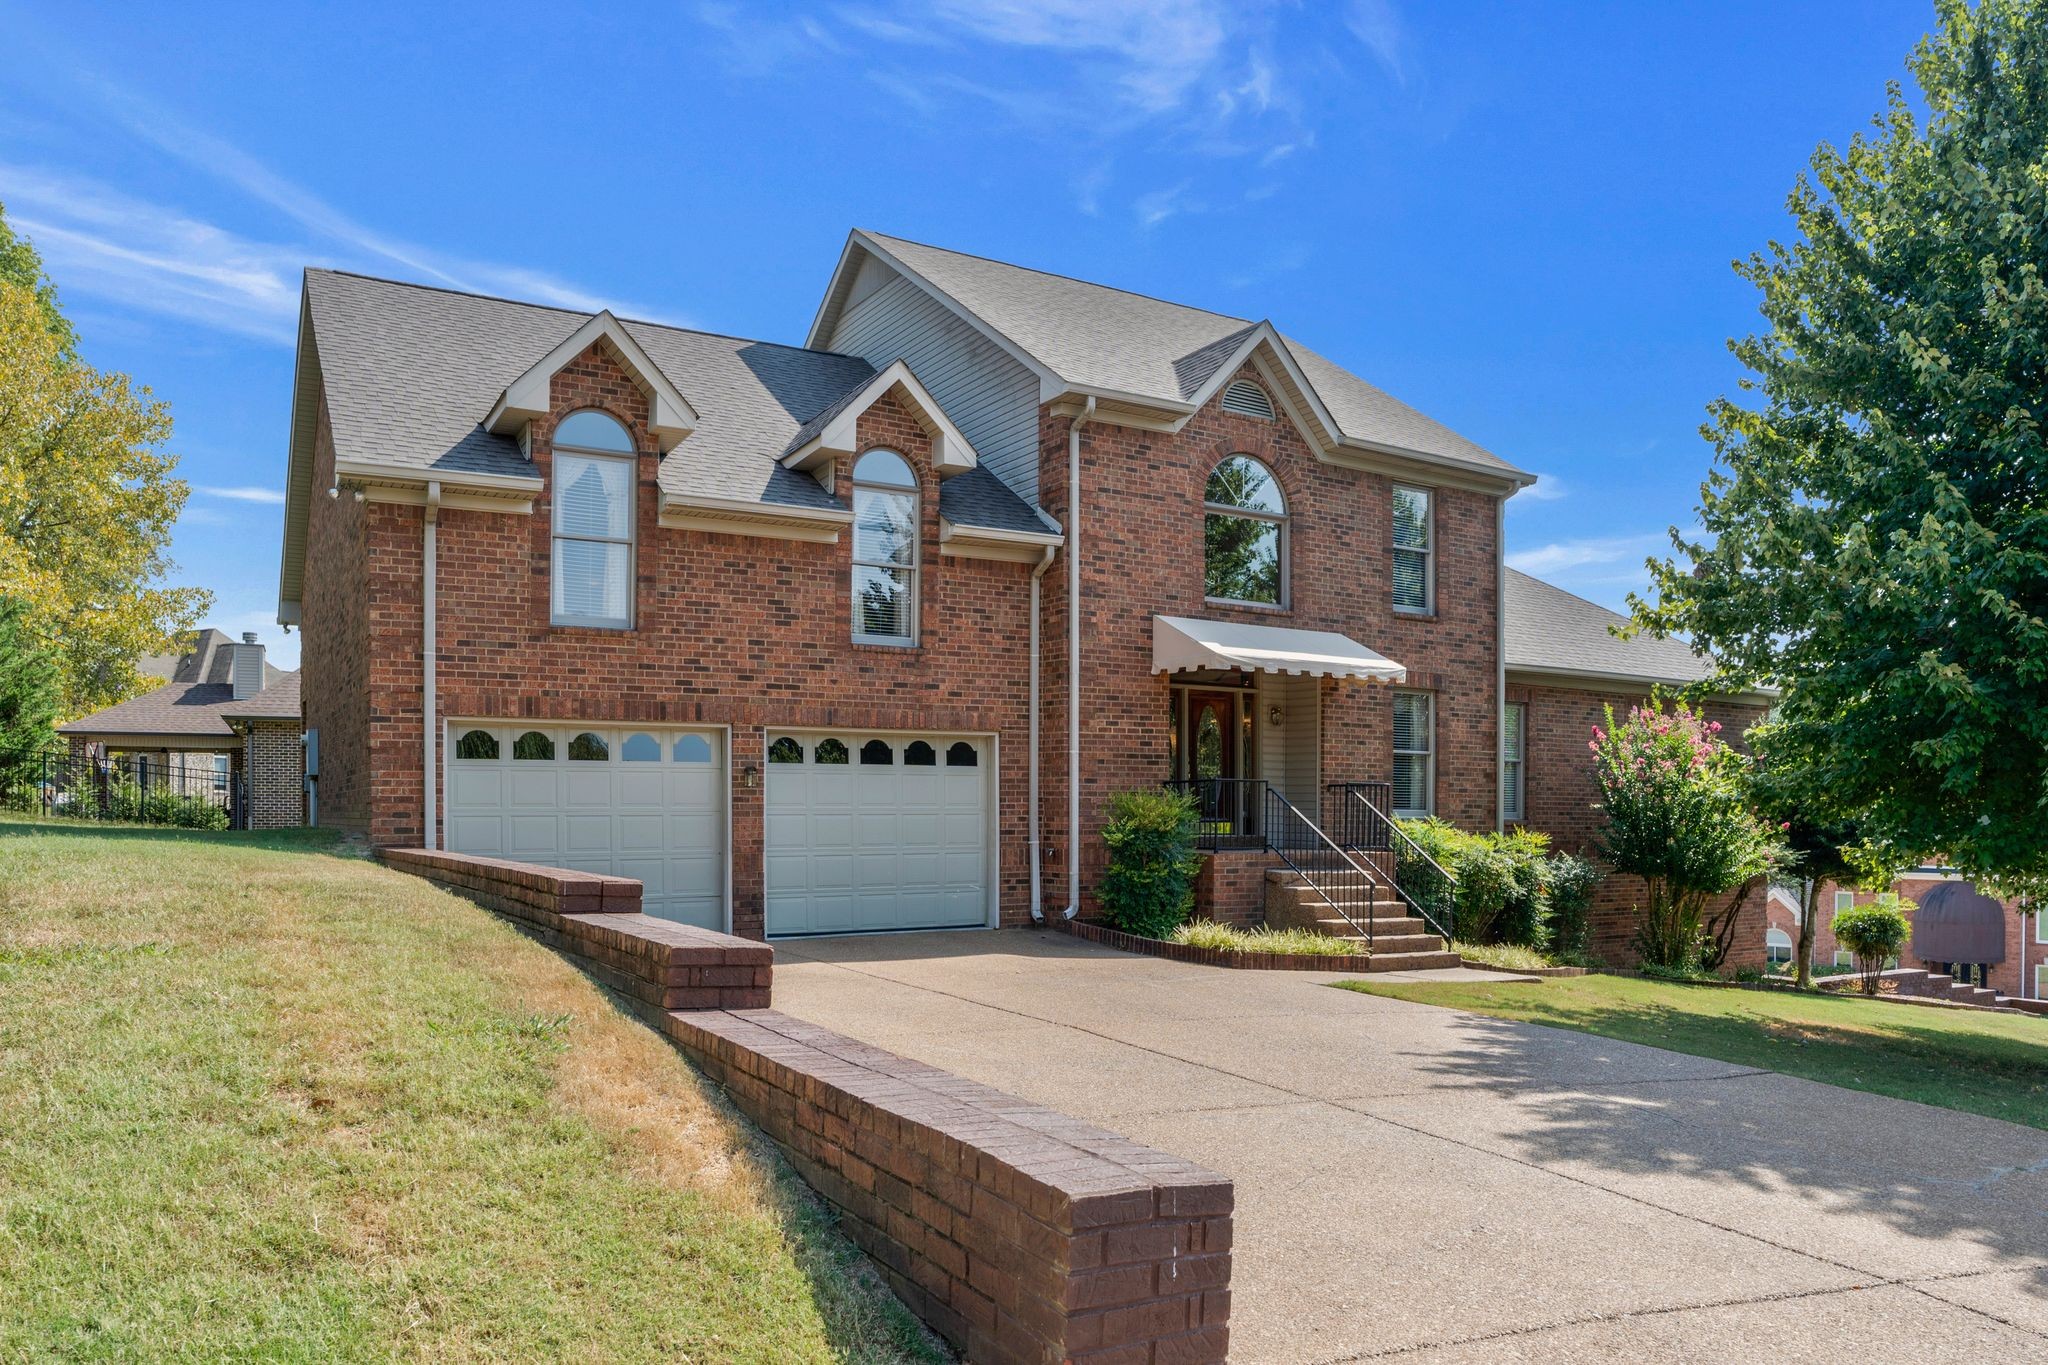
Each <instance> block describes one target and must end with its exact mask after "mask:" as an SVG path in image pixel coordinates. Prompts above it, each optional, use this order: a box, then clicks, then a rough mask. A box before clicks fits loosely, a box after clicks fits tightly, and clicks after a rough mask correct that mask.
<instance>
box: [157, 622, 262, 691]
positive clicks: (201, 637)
mask: <svg viewBox="0 0 2048 1365" xmlns="http://www.w3.org/2000/svg"><path fill="white" fill-rule="evenodd" d="M234 643H235V641H234V638H233V637H232V636H230V635H229V634H228V633H227V632H226V631H224V630H215V629H214V628H213V627H211V626H206V627H204V628H202V629H199V630H194V631H188V632H187V633H186V635H185V637H184V639H183V640H182V642H181V643H180V646H179V649H178V652H177V653H176V654H145V655H143V656H142V658H140V659H138V660H136V662H135V671H136V672H138V673H140V674H141V675H142V676H143V677H145V678H162V679H163V680H164V681H166V682H174V683H191V682H217V683H224V682H231V681H233V677H232V673H233V669H234V664H235V654H234ZM283 676H284V670H282V669H280V668H279V667H277V665H275V664H273V663H270V662H268V661H266V662H265V663H264V665H263V685H264V686H265V687H268V686H270V685H271V684H272V683H274V682H276V681H277V680H278V679H279V678H281V677H283Z"/></svg>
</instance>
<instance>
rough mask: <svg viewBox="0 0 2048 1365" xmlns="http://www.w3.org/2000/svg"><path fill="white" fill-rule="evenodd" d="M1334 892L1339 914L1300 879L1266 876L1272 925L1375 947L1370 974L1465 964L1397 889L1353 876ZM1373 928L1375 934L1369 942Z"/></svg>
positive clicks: (1281, 871) (1278, 872)
mask: <svg viewBox="0 0 2048 1365" xmlns="http://www.w3.org/2000/svg"><path fill="white" fill-rule="evenodd" d="M1330 891H1331V893H1332V896H1333V897H1334V899H1335V901H1336V908H1333V907H1332V905H1331V903H1330V902H1329V901H1326V900H1324V899H1323V897H1322V896H1320V895H1318V894H1317V893H1316V892H1315V890H1313V889H1312V888H1311V887H1309V886H1308V884H1307V883H1305V882H1304V881H1303V880H1302V878H1301V877H1300V876H1299V875H1298V874H1296V873H1294V872H1291V871H1289V870H1287V869H1286V868H1274V869H1272V870H1271V871H1269V872H1267V873H1266V923H1267V924H1268V925H1269V926H1271V927H1272V928H1275V929H1306V930H1308V931H1309V932H1311V933H1316V934H1328V935H1329V936H1330V937H1331V938H1344V939H1350V940H1351V941H1352V942H1354V943H1360V944H1365V943H1368V942H1369V943H1370V944H1371V947H1372V966H1371V967H1370V968H1369V969H1368V970H1370V971H1375V972H1411V971H1422V970H1425V969H1429V968H1437V967H1457V966H1461V965H1462V964H1463V959H1461V958H1460V957H1459V956H1458V955H1457V954H1456V953H1454V952H1452V951H1451V950H1450V945H1449V944H1447V943H1445V942H1444V941H1443V939H1442V938H1441V937H1440V936H1439V935H1436V934H1433V933H1431V932H1430V931H1429V926H1428V925H1426V924H1424V923H1423V922H1422V921H1421V920H1420V919H1418V918H1416V917H1415V916H1414V915H1411V914H1409V913H1408V908H1407V907H1406V906H1405V905H1403V904H1402V903H1401V898H1400V897H1399V896H1397V895H1395V894H1394V892H1393V891H1392V890H1391V889H1389V888H1387V887H1385V886H1381V885H1378V884H1376V883H1374V882H1373V881H1372V880H1371V879H1370V878H1361V877H1355V876H1348V875H1347V876H1345V877H1344V878H1342V879H1341V880H1339V881H1338V882H1336V883H1334V884H1332V885H1331V887H1330ZM1338 909H1341V910H1342V912H1343V913H1342V914H1339V913H1338ZM1347 917H1348V918H1347ZM1368 927H1370V929H1371V931H1372V933H1371V937H1370V938H1369V939H1368V937H1367V935H1366V932H1365V931H1366V929H1367V928H1368Z"/></svg>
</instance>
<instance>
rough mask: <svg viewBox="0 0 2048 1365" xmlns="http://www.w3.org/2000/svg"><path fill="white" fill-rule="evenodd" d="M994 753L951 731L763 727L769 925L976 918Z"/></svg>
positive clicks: (796, 927) (983, 890)
mask: <svg viewBox="0 0 2048 1365" xmlns="http://www.w3.org/2000/svg"><path fill="white" fill-rule="evenodd" d="M994 757H995V754H994V744H993V742H992V741H990V740H988V739H985V738H973V737H967V736H961V735H894V734H892V735H874V734H862V733H858V732H855V731H848V730H835V731H811V732H806V731H789V732H780V731H774V730H771V731H769V732H768V790H767V793H766V795H767V812H766V816H767V828H766V831H765V833H766V848H765V850H764V862H765V867H764V874H765V879H766V883H767V929H768V933H769V934H771V935H778V934H846V933H864V932H868V931H872V930H878V929H958V928H979V927H980V926H982V925H985V924H987V923H988V920H989V889H990V877H991V869H992V867H993V866H994V861H995V860H994V858H993V857H992V856H991V840H992V835H991V831H990V824H989V809H990V807H989V782H990V777H991V775H992V772H993V768H994Z"/></svg>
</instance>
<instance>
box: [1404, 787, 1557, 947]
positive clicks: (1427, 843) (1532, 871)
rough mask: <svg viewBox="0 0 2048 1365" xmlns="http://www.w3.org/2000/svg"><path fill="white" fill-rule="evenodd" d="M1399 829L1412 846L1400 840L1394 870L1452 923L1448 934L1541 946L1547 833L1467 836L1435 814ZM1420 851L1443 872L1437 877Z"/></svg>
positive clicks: (1546, 911)
mask: <svg viewBox="0 0 2048 1365" xmlns="http://www.w3.org/2000/svg"><path fill="white" fill-rule="evenodd" d="M1401 829H1402V832H1403V833H1405V834H1407V835H1408V837H1409V838H1410V839H1412V840H1413V841H1414V843H1415V848H1410V847H1409V846H1408V845H1407V844H1400V845H1399V847H1398V848H1397V851H1396V853H1395V865H1394V875H1395V877H1396V878H1397V879H1398V880H1399V881H1400V883H1401V888H1402V889H1403V890H1404V891H1406V892H1407V893H1408V894H1409V895H1411V896H1413V897H1415V899H1416V900H1417V901H1418V902H1419V903H1421V904H1422V905H1423V906H1424V907H1425V908H1426V909H1427V910H1429V911H1430V912H1432V914H1434V915H1436V916H1437V918H1438V922H1439V923H1449V924H1450V925H1451V928H1452V936H1453V937H1455V938H1457V939H1459V940H1461V941H1463V942H1466V943H1512V944H1519V945H1521V946H1523V947H1528V948H1542V947H1544V946H1545V944H1546V942H1547V940H1548V933H1549V920H1550V901H1549V896H1548V892H1547V871H1548V866H1549V862H1550V860H1549V859H1548V858H1546V857H1545V856H1544V855H1545V853H1546V851H1547V850H1548V849H1549V847H1550V840H1549V838H1548V837H1547V836H1545V835H1542V834H1537V833H1534V832H1532V831H1527V830H1515V831H1512V832H1510V833H1506V834H1497V833H1494V832H1492V831H1487V832H1485V833H1482V834H1468V833H1466V832H1465V831H1463V830H1461V829H1458V828H1457V827H1456V826H1454V825H1450V824H1447V823H1445V822H1444V821H1442V820H1438V819H1435V818H1430V819H1427V820H1404V821H1402V822H1401ZM1417 849H1419V850H1420V852H1419V853H1418V852H1417ZM1423 853H1426V854H1428V855H1429V858H1430V859H1433V860H1434V861H1435V863H1436V864H1437V867H1441V868H1442V869H1443V870H1444V872H1445V873H1447V874H1448V878H1446V877H1444V876H1439V875H1438V873H1437V870H1436V868H1434V867H1431V866H1430V864H1429V862H1427V861H1424V859H1423V858H1422V856H1421V854H1423Z"/></svg>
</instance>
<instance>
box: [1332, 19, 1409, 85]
mask: <svg viewBox="0 0 2048 1365" xmlns="http://www.w3.org/2000/svg"><path fill="white" fill-rule="evenodd" d="M1345 25H1346V27H1348V28H1349V29H1350V30H1351V35H1352V36H1353V37H1354V38H1356V39H1358V41H1359V42H1361V43H1363V44H1365V46H1366V50H1367V51H1369V52H1371V53H1372V55H1373V56H1374V57H1375V58H1377V59H1378V61H1379V64H1380V65H1381V66H1382V67H1384V68H1386V71H1387V74H1388V75H1390V76H1392V77H1393V78H1394V79H1395V80H1396V81H1398V82H1401V83H1402V84H1406V83H1407V80H1408V60H1407V50H1408V36H1407V29H1406V26H1405V25H1403V23H1402V22H1401V15H1400V12H1399V11H1398V10H1396V9H1395V8H1394V5H1393V3H1392V0H1351V4H1350V7H1349V9H1348V10H1347V11H1346V13H1345Z"/></svg>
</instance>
